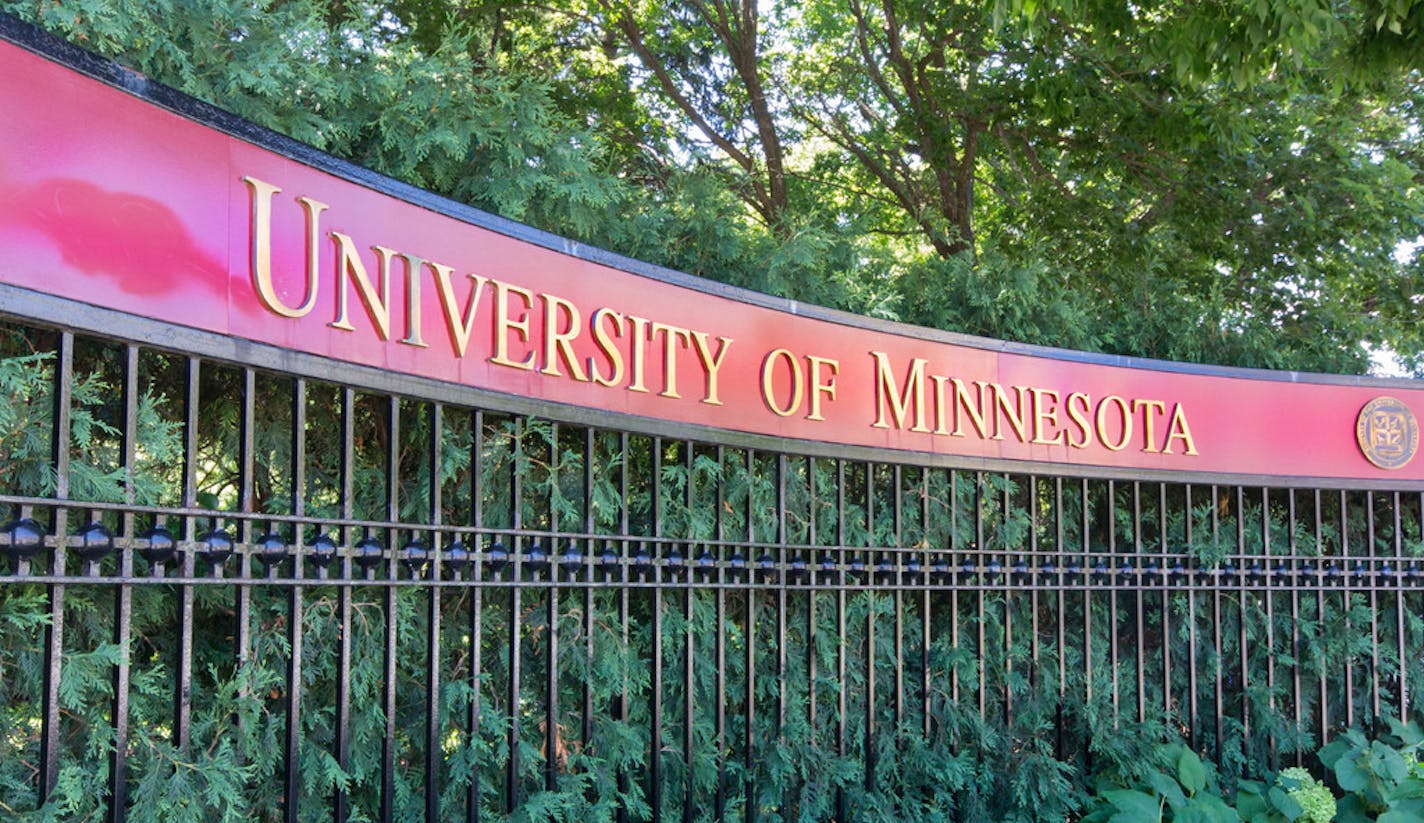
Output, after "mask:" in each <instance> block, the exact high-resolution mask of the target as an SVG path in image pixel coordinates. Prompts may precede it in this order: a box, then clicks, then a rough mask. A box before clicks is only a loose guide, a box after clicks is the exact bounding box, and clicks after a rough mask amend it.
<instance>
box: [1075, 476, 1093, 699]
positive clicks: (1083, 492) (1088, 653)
mask: <svg viewBox="0 0 1424 823" xmlns="http://www.w3.org/2000/svg"><path fill="white" fill-rule="evenodd" d="M1078 488H1079V493H1080V498H1081V499H1080V500H1079V502H1080V504H1081V505H1080V506H1079V508H1080V509H1082V511H1081V512H1080V513H1079V514H1080V516H1081V518H1082V519H1081V520H1080V521H1079V522H1080V524H1081V528H1080V529H1079V532H1080V534H1081V535H1082V540H1081V541H1080V542H1081V543H1082V544H1083V573H1082V577H1081V579H1082V581H1083V698H1084V702H1085V703H1087V704H1091V703H1092V702H1093V594H1092V592H1093V586H1092V577H1091V576H1092V573H1093V557H1092V554H1091V552H1092V543H1091V542H1090V534H1089V531H1090V524H1091V522H1092V521H1091V520H1090V519H1089V517H1090V514H1089V511H1088V509H1089V505H1088V478H1086V477H1085V478H1083V479H1082V480H1080V481H1079V486H1078Z"/></svg>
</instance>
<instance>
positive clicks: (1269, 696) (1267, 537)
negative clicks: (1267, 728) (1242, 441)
mask: <svg viewBox="0 0 1424 823" xmlns="http://www.w3.org/2000/svg"><path fill="white" fill-rule="evenodd" d="M1261 555H1262V557H1261V560H1260V563H1261V572H1262V575H1263V577H1262V578H1261V579H1262V580H1263V581H1264V583H1265V586H1264V588H1265V591H1264V593H1262V594H1260V595H1258V596H1259V597H1262V598H1263V599H1264V600H1265V601H1266V713H1267V717H1274V716H1275V713H1276V626H1275V620H1276V617H1275V596H1274V594H1273V593H1272V591H1271V580H1272V577H1271V490H1270V489H1269V488H1267V487H1265V486H1263V487H1261ZM1279 751H1280V749H1279V746H1278V745H1277V743H1276V738H1275V736H1274V735H1271V736H1270V758H1271V770H1272V771H1277V770H1279V769H1280V763H1279Z"/></svg>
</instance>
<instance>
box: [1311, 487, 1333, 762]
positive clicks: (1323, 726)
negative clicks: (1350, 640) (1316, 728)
mask: <svg viewBox="0 0 1424 823" xmlns="http://www.w3.org/2000/svg"><path fill="white" fill-rule="evenodd" d="M1312 497H1313V498H1314V504H1315V552H1316V554H1317V555H1319V556H1322V557H1323V556H1324V554H1325V538H1324V531H1325V510H1324V505H1323V503H1322V501H1321V497H1320V489H1315V490H1314V492H1313V493H1312ZM1320 571H1322V572H1323V571H1324V568H1323V567H1322V568H1320ZM1325 585H1326V581H1325V580H1324V579H1322V578H1321V577H1320V576H1319V575H1317V576H1316V577H1315V618H1316V621H1317V622H1318V623H1319V624H1320V625H1321V626H1324V625H1325ZM1317 677H1318V682H1317V684H1316V685H1317V686H1318V687H1319V692H1320V693H1319V701H1320V702H1319V706H1320V742H1322V743H1324V742H1325V740H1326V739H1327V738H1328V737H1329V735H1330V695H1329V691H1328V679H1327V676H1326V672H1325V665H1324V661H1321V666H1320V671H1319V673H1318V675H1317Z"/></svg>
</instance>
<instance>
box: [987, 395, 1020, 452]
mask: <svg viewBox="0 0 1424 823" xmlns="http://www.w3.org/2000/svg"><path fill="white" fill-rule="evenodd" d="M991 385H992V386H993V387H994V405H995V407H997V408H998V414H995V415H994V439H995V440H1003V439H1004V432H1003V428H1002V427H1001V426H1000V425H999V421H1000V420H1008V421H1009V425H1010V426H1011V427H1012V428H1013V430H1014V434H1015V435H1017V436H1018V438H1019V442H1020V443H1022V442H1023V441H1024V440H1026V439H1027V434H1026V432H1025V431H1024V418H1025V417H1026V415H1025V414H1024V397H1025V396H1026V392H1025V391H1024V388H1023V386H1014V387H1013V388H1014V394H1015V395H1017V402H1016V405H1015V407H1013V408H1010V407H1009V404H1008V403H1005V402H1004V394H1005V393H1004V387H1003V386H1000V385H999V384H998V383H993V384H991Z"/></svg>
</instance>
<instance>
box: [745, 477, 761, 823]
mask: <svg viewBox="0 0 1424 823" xmlns="http://www.w3.org/2000/svg"><path fill="white" fill-rule="evenodd" d="M755 475H756V453H755V452H754V451H752V450H751V449H747V566H748V570H747V632H746V634H747V649H746V651H747V663H746V672H747V683H746V686H747V696H746V712H747V721H746V728H745V729H744V730H743V731H744V740H743V749H742V755H743V756H744V757H745V758H746V770H747V800H746V803H747V808H746V813H745V814H744V816H743V819H744V820H746V821H747V823H754V821H755V820H756V818H757V811H758V808H757V807H758V804H759V801H758V799H757V786H756V765H757V759H756V735H755V734H754V728H755V726H756V594H757V591H756V588H755V585H754V581H753V579H752V576H753V574H754V572H752V571H751V567H752V566H753V565H754V563H753V560H754V557H753V555H752V552H753V551H754V547H755V546H756V504H755V501H754V499H753V498H754V495H753V494H752V488H753V486H754V481H755Z"/></svg>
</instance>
